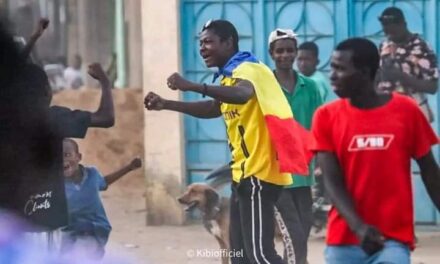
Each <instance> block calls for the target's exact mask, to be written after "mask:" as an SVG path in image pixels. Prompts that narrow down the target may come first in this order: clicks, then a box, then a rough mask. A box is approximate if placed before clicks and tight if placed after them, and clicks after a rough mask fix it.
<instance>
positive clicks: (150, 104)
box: [144, 92, 221, 118]
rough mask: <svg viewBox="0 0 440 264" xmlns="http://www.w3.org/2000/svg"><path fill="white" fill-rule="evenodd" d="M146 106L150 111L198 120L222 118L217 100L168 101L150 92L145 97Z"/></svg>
mask: <svg viewBox="0 0 440 264" xmlns="http://www.w3.org/2000/svg"><path fill="white" fill-rule="evenodd" d="M144 104H145V108H147V109H148V110H156V111H160V110H171V111H176V112H180V113H184V114H187V115H191V116H194V117H198V118H216V117H219V116H221V111H220V102H219V101H217V100H206V101H197V102H180V101H173V100H166V99H163V98H162V97H160V96H159V95H157V94H155V93H153V92H150V93H148V94H147V96H146V97H145V100H144Z"/></svg>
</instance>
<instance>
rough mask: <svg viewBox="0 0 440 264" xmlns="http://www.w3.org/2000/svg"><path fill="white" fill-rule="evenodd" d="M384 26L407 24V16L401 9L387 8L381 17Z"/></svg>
mask: <svg viewBox="0 0 440 264" xmlns="http://www.w3.org/2000/svg"><path fill="white" fill-rule="evenodd" d="M379 21H380V22H381V23H382V24H387V23H402V22H405V16H404V15H403V12H402V10H401V9H400V8H397V7H395V6H391V7H388V8H386V9H385V10H384V11H383V12H382V14H381V15H380V17H379Z"/></svg>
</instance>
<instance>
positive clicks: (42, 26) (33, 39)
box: [22, 18, 49, 59]
mask: <svg viewBox="0 0 440 264" xmlns="http://www.w3.org/2000/svg"><path fill="white" fill-rule="evenodd" d="M48 26H49V19H47V18H40V20H39V21H38V24H37V28H36V29H35V31H34V32H33V33H32V35H31V36H30V38H29V39H28V41H27V43H26V46H24V48H23V51H22V56H23V58H25V59H27V58H28V57H29V55H30V54H31V52H32V49H33V48H34V46H35V43H37V41H38V39H39V38H40V37H41V36H42V35H43V33H44V31H45V30H46V28H47V27H48Z"/></svg>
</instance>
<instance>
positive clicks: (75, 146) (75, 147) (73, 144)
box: [64, 138, 79, 153]
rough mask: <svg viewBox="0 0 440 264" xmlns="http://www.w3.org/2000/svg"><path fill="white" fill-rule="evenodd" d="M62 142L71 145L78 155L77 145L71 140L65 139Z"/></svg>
mask: <svg viewBox="0 0 440 264" xmlns="http://www.w3.org/2000/svg"><path fill="white" fill-rule="evenodd" d="M64 142H69V143H71V144H72V146H73V148H74V149H75V151H76V153H79V146H78V143H76V141H75V140H73V139H71V138H65V139H64Z"/></svg>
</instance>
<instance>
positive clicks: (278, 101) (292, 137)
mask: <svg viewBox="0 0 440 264" xmlns="http://www.w3.org/2000/svg"><path fill="white" fill-rule="evenodd" d="M220 75H224V76H228V77H232V78H236V79H243V80H247V81H250V82H251V83H252V84H253V86H254V89H255V94H256V96H257V101H258V104H259V106H260V108H261V111H262V112H263V115H264V119H265V121H266V126H267V129H268V131H269V134H270V137H271V140H272V144H273V145H274V147H275V149H276V152H277V157H278V161H279V166H280V172H283V173H294V174H301V175H309V170H308V164H309V163H310V160H311V159H312V156H313V154H312V153H311V152H310V151H309V150H308V145H309V143H310V142H311V137H312V136H311V134H310V132H309V131H307V130H306V129H305V128H304V127H302V126H301V125H300V124H299V123H298V122H297V121H296V120H295V119H294V117H293V114H292V110H291V108H290V106H289V103H288V102H287V99H286V98H285V96H284V94H283V92H282V90H281V87H280V85H279V84H278V81H277V80H276V78H275V75H274V74H273V72H272V71H271V70H270V69H269V68H268V67H267V66H266V65H265V64H263V63H261V62H259V61H258V60H257V59H256V58H255V57H254V56H253V55H252V54H251V53H249V52H238V53H237V54H235V55H234V56H233V57H232V58H231V59H230V60H229V62H228V63H227V64H226V65H225V67H223V68H222V69H221V70H220V71H219V73H217V74H216V75H215V76H214V79H216V78H217V77H218V76H220Z"/></svg>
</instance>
